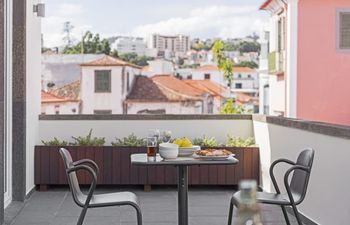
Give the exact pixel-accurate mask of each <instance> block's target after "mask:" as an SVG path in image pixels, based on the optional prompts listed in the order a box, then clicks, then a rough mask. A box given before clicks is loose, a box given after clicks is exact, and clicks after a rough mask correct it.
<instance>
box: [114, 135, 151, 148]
mask: <svg viewBox="0 0 350 225" xmlns="http://www.w3.org/2000/svg"><path fill="white" fill-rule="evenodd" d="M112 145H113V146H127V147H142V146H146V145H147V143H146V140H145V139H144V138H139V137H137V136H136V135H135V134H134V133H132V134H130V135H129V136H127V137H123V138H115V141H114V142H112Z"/></svg>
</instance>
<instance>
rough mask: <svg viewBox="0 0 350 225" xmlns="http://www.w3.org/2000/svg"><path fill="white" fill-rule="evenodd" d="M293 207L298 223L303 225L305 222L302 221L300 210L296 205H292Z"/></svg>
mask: <svg viewBox="0 0 350 225" xmlns="http://www.w3.org/2000/svg"><path fill="white" fill-rule="evenodd" d="M292 208H293V211H294V215H295V218H297V221H298V225H303V223H302V222H301V218H300V214H299V211H298V209H297V207H296V205H292Z"/></svg>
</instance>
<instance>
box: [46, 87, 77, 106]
mask: <svg viewBox="0 0 350 225" xmlns="http://www.w3.org/2000/svg"><path fill="white" fill-rule="evenodd" d="M75 101H77V100H74V99H66V98H63V97H59V96H56V95H54V94H52V93H48V92H46V91H43V90H42V91H41V103H60V102H75Z"/></svg>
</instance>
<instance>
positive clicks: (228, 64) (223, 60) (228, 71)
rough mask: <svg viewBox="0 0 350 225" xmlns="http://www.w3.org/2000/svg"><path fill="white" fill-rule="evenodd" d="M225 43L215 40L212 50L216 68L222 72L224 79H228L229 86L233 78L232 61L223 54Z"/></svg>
mask: <svg viewBox="0 0 350 225" xmlns="http://www.w3.org/2000/svg"><path fill="white" fill-rule="evenodd" d="M224 51H225V43H224V42H223V41H215V43H214V45H213V48H212V52H213V56H214V58H215V61H216V64H217V66H218V68H219V69H220V70H221V71H222V72H223V73H224V78H225V80H227V81H228V86H229V87H231V84H232V80H233V72H232V70H233V66H234V63H233V61H232V60H231V59H230V58H227V57H226V56H225V52H224Z"/></svg>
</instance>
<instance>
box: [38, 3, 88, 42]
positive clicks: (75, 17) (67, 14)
mask: <svg viewBox="0 0 350 225" xmlns="http://www.w3.org/2000/svg"><path fill="white" fill-rule="evenodd" d="M84 12H85V11H84V7H83V5H82V4H67V3H62V4H59V5H58V6H57V10H55V11H54V12H53V13H51V15H50V16H48V17H46V18H44V19H43V20H42V30H43V31H44V45H45V46H46V47H56V46H61V45H63V24H64V23H65V22H66V21H70V22H71V24H72V25H73V26H74V29H73V30H72V37H73V39H75V40H78V39H80V37H81V36H82V34H83V33H84V32H85V31H87V30H91V29H92V26H91V25H88V24H86V21H85V20H84V17H83V14H84Z"/></svg>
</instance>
